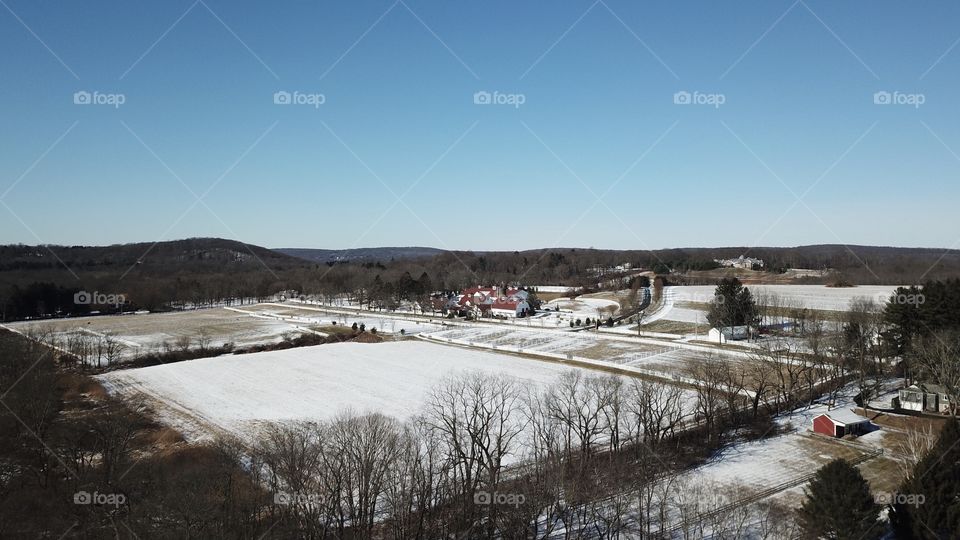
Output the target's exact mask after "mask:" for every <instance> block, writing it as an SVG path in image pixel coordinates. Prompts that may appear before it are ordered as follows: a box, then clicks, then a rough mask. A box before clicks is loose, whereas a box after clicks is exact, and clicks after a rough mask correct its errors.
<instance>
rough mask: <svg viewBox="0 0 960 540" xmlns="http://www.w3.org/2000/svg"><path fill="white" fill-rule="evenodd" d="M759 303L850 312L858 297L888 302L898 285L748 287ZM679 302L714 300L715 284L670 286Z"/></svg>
mask: <svg viewBox="0 0 960 540" xmlns="http://www.w3.org/2000/svg"><path fill="white" fill-rule="evenodd" d="M747 288H748V289H750V292H751V293H752V294H753V296H754V298H755V299H757V301H758V302H759V303H763V304H766V305H770V304H772V303H773V299H774V297H778V298H779V299H780V301H781V305H784V306H802V307H806V308H809V309H819V310H825V311H846V310H847V309H849V307H850V302H851V301H852V300H853V299H855V298H869V299H872V300H874V301H875V302H878V303H882V302H886V301H887V300H888V299H889V298H890V296H891V295H892V294H893V291H894V290H895V289H896V288H897V287H896V286H894V285H859V286H857V287H827V286H826V285H747ZM668 290H672V291H673V294H674V301H675V302H697V303H707V302H709V301H710V300H711V299H712V298H713V294H714V291H715V290H716V287H715V286H713V285H681V286H676V287H668Z"/></svg>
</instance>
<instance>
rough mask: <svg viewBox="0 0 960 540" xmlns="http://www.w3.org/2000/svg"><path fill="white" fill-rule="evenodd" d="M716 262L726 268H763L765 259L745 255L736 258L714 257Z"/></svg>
mask: <svg viewBox="0 0 960 540" xmlns="http://www.w3.org/2000/svg"><path fill="white" fill-rule="evenodd" d="M713 261H714V262H715V263H717V264H719V265H720V266H724V267H726V268H746V269H747V270H752V269H753V268H763V259H754V258H753V257H744V256H743V255H741V256H739V257H737V258H736V259H714V260H713Z"/></svg>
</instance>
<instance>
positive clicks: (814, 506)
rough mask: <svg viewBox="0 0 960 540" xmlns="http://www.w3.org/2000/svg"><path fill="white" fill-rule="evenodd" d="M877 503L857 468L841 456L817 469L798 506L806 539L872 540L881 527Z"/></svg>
mask: <svg viewBox="0 0 960 540" xmlns="http://www.w3.org/2000/svg"><path fill="white" fill-rule="evenodd" d="M879 513H880V506H879V505H877V504H876V502H874V498H873V495H871V494H870V486H869V485H868V484H867V481H866V480H864V478H863V476H862V475H861V474H860V471H858V470H857V469H856V467H854V466H853V465H850V463H848V462H847V461H845V460H843V459H836V460H833V461H831V462H830V463H827V464H826V465H824V466H823V467H821V468H820V470H818V471H817V473H816V475H815V476H814V477H813V480H811V481H810V486H809V487H808V488H807V499H806V501H804V503H803V506H802V507H801V508H800V511H799V514H800V525H801V526H802V527H803V530H804V532H805V533H806V535H807V537H809V538H831V539H836V540H871V539H875V538H879V536H880V533H881V532H883V527H882V526H881V524H880V522H879V521H878V520H877V516H878V514H879Z"/></svg>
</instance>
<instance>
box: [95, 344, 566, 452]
mask: <svg viewBox="0 0 960 540" xmlns="http://www.w3.org/2000/svg"><path fill="white" fill-rule="evenodd" d="M569 369H571V368H569V367H564V366H562V365H558V364H553V363H549V362H540V361H536V360H532V359H525V358H519V357H515V356H509V355H504V354H497V353H492V352H483V351H474V350H469V349H464V348H460V347H448V346H444V345H436V344H432V343H426V342H419V341H402V342H387V343H378V344H363V343H337V344H330V345H319V346H315V347H302V348H296V349H287V350H282V351H270V352H262V353H253V354H244V355H236V356H221V357H217V358H206V359H201V360H192V361H188V362H178V363H174V364H165V365H161V366H153V367H148V368H140V369H131V370H121V371H114V372H111V373H108V374H106V375H102V376H100V377H99V379H100V381H101V382H102V383H103V385H104V386H105V387H106V388H107V390H108V391H110V392H111V393H119V394H121V395H124V396H128V397H136V396H138V395H139V396H143V397H146V398H147V399H148V401H149V403H150V404H151V405H152V406H153V407H154V408H155V409H156V412H157V414H158V415H159V417H160V419H161V420H162V421H164V422H166V423H169V424H170V425H172V426H173V427H175V428H177V429H179V430H181V431H183V432H184V433H185V434H186V435H187V436H188V437H192V438H204V437H207V436H210V435H214V434H218V433H230V434H233V435H236V436H239V437H241V438H246V439H249V438H250V437H252V436H253V435H254V434H255V433H256V430H257V427H258V426H259V425H261V424H262V423H264V422H284V421H295V420H324V419H329V418H331V417H334V416H335V415H337V414H338V413H340V412H341V411H344V410H347V409H352V410H353V411H355V412H357V413H364V412H373V411H378V412H382V413H384V414H387V415H390V416H394V417H397V418H400V419H405V418H408V417H410V416H411V415H413V414H416V413H418V412H420V410H421V408H422V406H423V404H424V402H425V400H426V398H427V396H428V393H429V392H430V390H431V388H433V387H435V386H436V385H437V384H438V383H440V382H441V380H442V379H443V378H444V377H446V376H450V375H455V374H461V373H467V372H483V373H490V374H503V375H505V376H508V377H514V378H516V379H518V380H519V381H521V382H522V384H523V385H524V386H527V387H535V386H538V385H540V386H546V385H548V384H550V383H552V382H553V381H554V380H555V378H556V377H557V376H559V375H560V374H561V373H562V372H564V371H566V370H569Z"/></svg>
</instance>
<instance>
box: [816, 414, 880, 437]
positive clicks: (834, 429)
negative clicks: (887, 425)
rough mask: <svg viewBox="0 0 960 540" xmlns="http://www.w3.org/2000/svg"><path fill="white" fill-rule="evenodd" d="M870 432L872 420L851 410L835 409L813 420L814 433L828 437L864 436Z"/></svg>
mask: <svg viewBox="0 0 960 540" xmlns="http://www.w3.org/2000/svg"><path fill="white" fill-rule="evenodd" d="M869 430H870V420H869V419H867V418H864V417H862V416H860V415H859V414H857V413H855V412H853V411H851V410H850V409H834V410H832V411H828V412H825V413H823V414H821V415H818V416H815V417H814V418H813V431H814V433H819V434H821V435H827V436H828V437H843V436H845V435H862V434H863V433H866V432H867V431H869Z"/></svg>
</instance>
